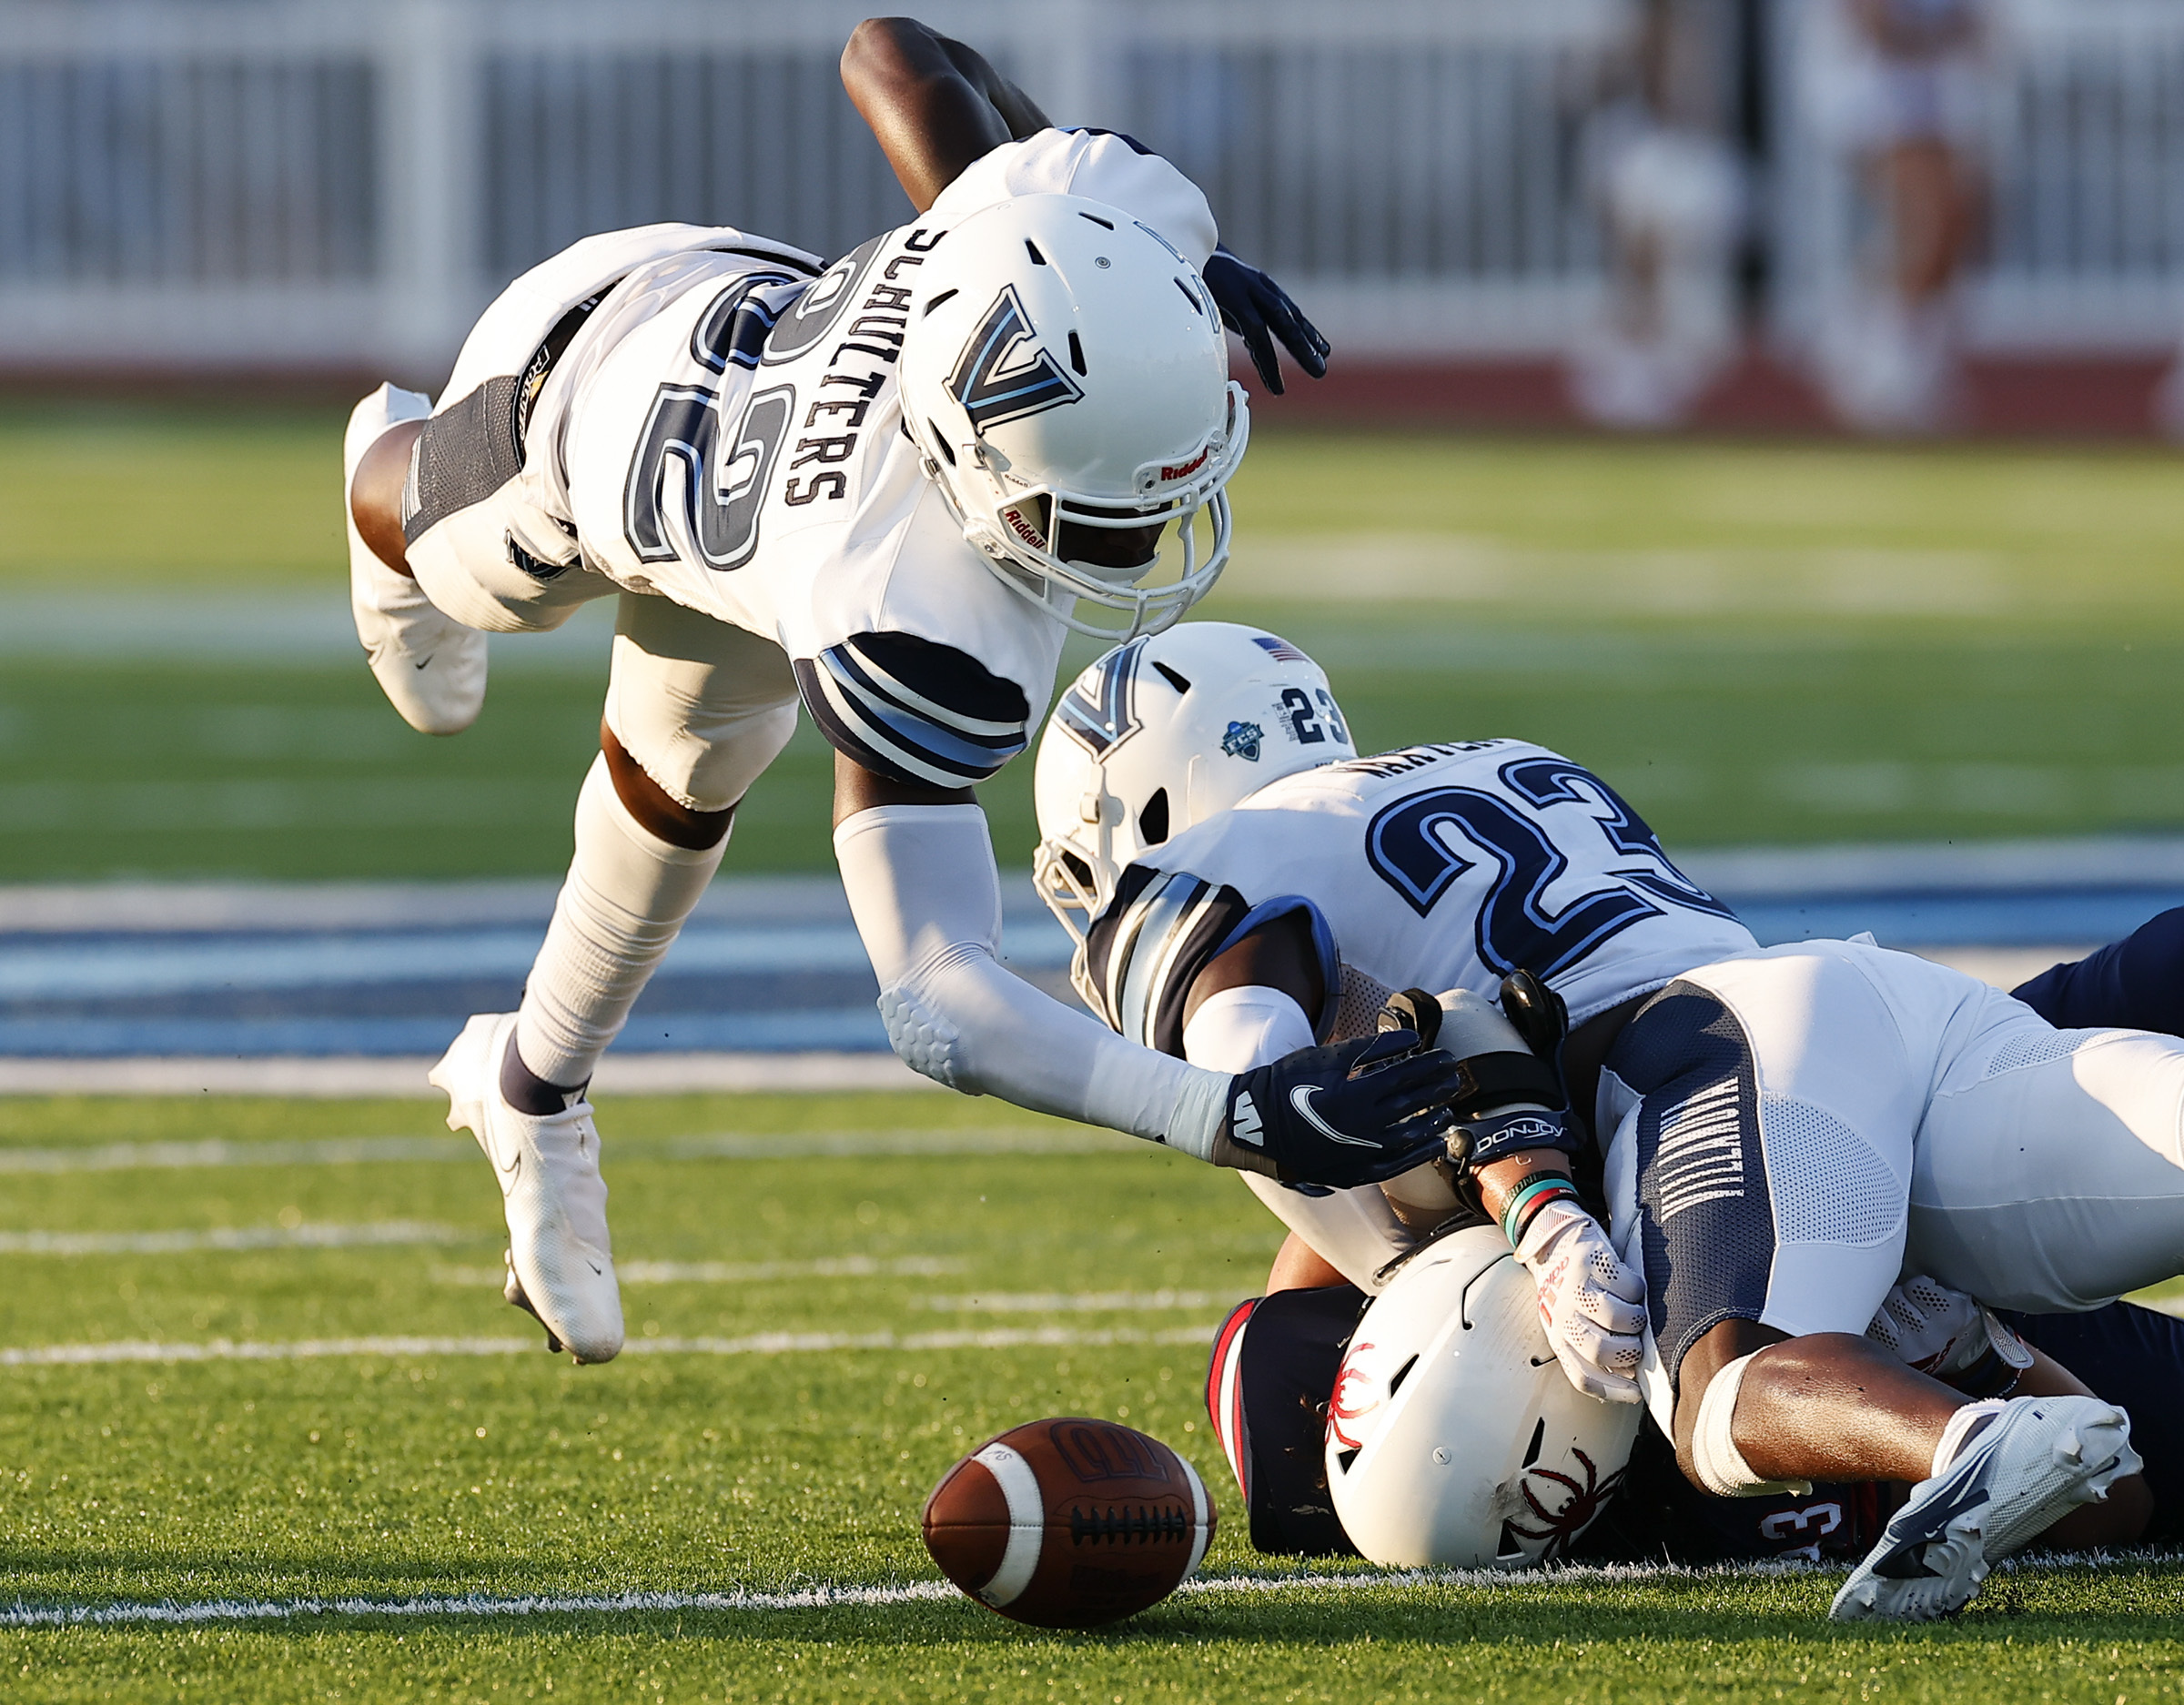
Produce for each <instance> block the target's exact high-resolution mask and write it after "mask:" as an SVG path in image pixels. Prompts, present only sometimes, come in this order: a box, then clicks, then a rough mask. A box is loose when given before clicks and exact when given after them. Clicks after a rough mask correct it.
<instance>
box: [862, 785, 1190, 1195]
mask: <svg viewBox="0 0 2184 1705" xmlns="http://www.w3.org/2000/svg"><path fill="white" fill-rule="evenodd" d="M834 857H835V859H836V861H837V862H838V863H840V865H841V867H842V883H843V886H844V889H846V891H847V892H848V894H849V905H850V911H851V913H853V914H854V917H855V919H856V923H857V933H858V934H860V935H861V936H862V937H863V938H864V949H865V952H866V953H869V954H870V955H871V958H872V968H873V971H874V974H875V975H876V976H877V977H878V979H879V984H880V1016H881V1018H882V1019H883V1021H885V1024H886V1026H887V1037H888V1040H889V1041H890V1042H891V1043H892V1044H894V1046H895V1053H896V1054H898V1055H900V1056H901V1058H902V1059H903V1061H904V1063H905V1064H907V1065H909V1066H910V1067H911V1068H912V1069H913V1070H915V1071H918V1072H921V1073H923V1074H925V1076H927V1077H930V1078H933V1079H935V1081H937V1082H939V1083H943V1084H945V1085H949V1087H951V1088H954V1089H959V1090H962V1091H964V1092H965V1093H966V1094H969V1095H999V1096H1001V1097H1002V1098H1003V1099H1004V1100H1006V1101H1013V1102H1015V1103H1016V1105H1018V1106H1020V1107H1029V1108H1031V1109H1033V1110H1034V1111H1035V1112H1039V1113H1054V1114H1060V1115H1063V1116H1064V1117H1065V1118H1071V1119H1082V1120H1085V1121H1087V1123H1090V1124H1094V1125H1107V1126H1109V1127H1110V1128H1112V1129H1114V1130H1117V1131H1127V1132H1129V1133H1131V1134H1132V1135H1136V1136H1142V1137H1148V1138H1149V1139H1151V1140H1152V1141H1154V1142H1161V1143H1167V1144H1168V1145H1170V1146H1173V1147H1176V1148H1180V1149H1182V1150H1183V1151H1184V1152H1185V1153H1187V1154H1191V1155H1197V1156H1198V1159H1200V1160H1208V1159H1210V1158H1211V1156H1212V1152H1213V1139H1214V1134H1215V1132H1216V1131H1217V1130H1218V1128H1219V1125H1220V1122H1221V1119H1222V1116H1223V1115H1224V1114H1225V1112H1226V1110H1227V1106H1228V1099H1229V1074H1227V1073H1225V1072H1210V1071H1207V1070H1205V1069H1203V1068H1201V1067H1198V1066H1194V1065H1190V1064H1186V1063H1185V1062H1183V1061H1181V1060H1176V1059H1170V1058H1168V1056H1167V1055H1166V1054H1156V1053H1154V1052H1153V1051H1152V1050H1151V1049H1149V1048H1141V1047H1138V1046H1137V1045H1135V1044H1131V1043H1128V1042H1125V1041H1124V1040H1123V1039H1122V1038H1121V1037H1120V1036H1117V1035H1116V1034H1114V1033H1113V1032H1112V1031H1110V1030H1107V1028H1105V1027H1104V1026H1103V1025H1101V1024H1097V1023H1096V1022H1095V1021H1093V1020H1092V1019H1090V1018H1087V1017H1086V1016H1085V1015H1084V1014H1081V1013H1073V1012H1071V1011H1070V1010H1069V1009H1068V1008H1067V1007H1066V1006H1064V1005H1062V1004H1061V1003H1060V1002H1058V1001H1056V1000H1053V999H1051V998H1049V997H1048V996H1047V995H1046V994H1042V993H1040V992H1039V991H1038V990H1037V989H1035V988H1033V987H1032V986H1031V985H1030V984H1028V983H1026V982H1024V981H1023V980H1022V979H1021V978H1019V977H1016V976H1014V975H1012V974H1009V973H1008V972H1006V971H1005V970H1003V969H1002V968H1001V965H1000V963H998V961H997V960H996V957H995V954H996V950H997V948H998V946H999V944H1000V939H1001V881H1000V876H999V874H998V873H997V872H996V870H995V868H994V849H993V842H992V840H991V838H990V837H989V836H988V834H987V832H986V813H985V812H982V811H980V810H979V809H978V807H977V806H976V805H883V806H877V807H875V808H874V809H872V810H869V811H862V812H857V813H856V814H855V815H854V816H852V817H849V818H846V819H844V821H843V822H842V823H841V824H840V826H838V827H837V828H836V829H835V831H834Z"/></svg>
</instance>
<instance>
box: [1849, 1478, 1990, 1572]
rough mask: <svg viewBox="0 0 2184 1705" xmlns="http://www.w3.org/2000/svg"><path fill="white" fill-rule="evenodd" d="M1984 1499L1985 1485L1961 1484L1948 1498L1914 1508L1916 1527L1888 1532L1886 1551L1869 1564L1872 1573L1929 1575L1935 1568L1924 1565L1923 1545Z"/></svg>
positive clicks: (1975, 1507)
mask: <svg viewBox="0 0 2184 1705" xmlns="http://www.w3.org/2000/svg"><path fill="white" fill-rule="evenodd" d="M1986 1502H1987V1488H1986V1487H1984V1486H1982V1487H1978V1488H1971V1487H1965V1488H1959V1489H1958V1490H1957V1492H1956V1493H1954V1494H1952V1495H1951V1496H1950V1497H1948V1498H1941V1499H1937V1500H1936V1502H1934V1503H1931V1504H1929V1505H1927V1506H1926V1508H1924V1509H1921V1510H1920V1511H1918V1513H1917V1518H1916V1527H1914V1528H1906V1530H1905V1531H1904V1532H1901V1533H1894V1532H1892V1533H1891V1534H1890V1535H1889V1542H1890V1547H1891V1549H1890V1550H1889V1553H1888V1555H1887V1556H1886V1557H1885V1558H1883V1559H1881V1560H1880V1561H1879V1562H1877V1563H1876V1564H1875V1565H1874V1566H1873V1572H1874V1573H1875V1574H1876V1575H1880V1576H1883V1577H1885V1578H1886V1579H1889V1580H1918V1579H1930V1578H1932V1577H1933V1575H1934V1573H1935V1571H1934V1570H1933V1569H1928V1568H1927V1567H1926V1558H1925V1555H1924V1553H1925V1550H1926V1547H1927V1546H1929V1545H1931V1544H1933V1543H1934V1542H1935V1541H1936V1539H1941V1538H1943V1537H1944V1536H1945V1535H1946V1532H1947V1530H1948V1525H1949V1523H1950V1522H1952V1521H1954V1520H1955V1519H1956V1518H1957V1517H1959V1516H1961V1515H1964V1514H1966V1513H1967V1512H1968V1511H1971V1510H1974V1509H1977V1508H1979V1507H1980V1506H1981V1505H1982V1504H1984V1503H1986ZM1899 1519H1900V1518H1899ZM1893 1525H1894V1524H1891V1526H1893Z"/></svg>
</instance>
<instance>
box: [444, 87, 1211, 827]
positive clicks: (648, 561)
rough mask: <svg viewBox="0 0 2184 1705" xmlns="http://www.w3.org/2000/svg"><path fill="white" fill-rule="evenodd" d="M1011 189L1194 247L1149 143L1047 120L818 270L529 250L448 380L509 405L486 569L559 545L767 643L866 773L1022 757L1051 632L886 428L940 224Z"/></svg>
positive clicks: (664, 236) (700, 243) (699, 252)
mask: <svg viewBox="0 0 2184 1705" xmlns="http://www.w3.org/2000/svg"><path fill="white" fill-rule="evenodd" d="M1035 193H1064V194H1069V195H1077V196H1083V197H1089V198H1091V199H1094V200H1100V201H1106V202H1109V203H1111V204H1113V205H1115V206H1117V207H1121V208H1123V209H1124V210H1125V211H1127V212H1128V213H1130V214H1132V215H1133V216H1134V217H1138V218H1139V219H1141V220H1142V221H1143V222H1144V223H1146V224H1147V225H1148V226H1149V227H1152V228H1153V229H1154V230H1156V231H1158V232H1159V233H1160V235H1161V236H1162V237H1165V238H1166V239H1167V240H1168V242H1169V243H1170V244H1172V245H1173V246H1174V247H1176V248H1177V249H1178V250H1179V251H1181V252H1182V253H1183V254H1184V255H1185V256H1187V257H1189V258H1190V259H1191V260H1192V262H1193V264H1199V265H1202V264H1203V263H1204V261H1205V260H1206V258H1207V257H1208V255H1209V254H1210V253H1211V252H1212V248H1213V245H1214V242H1215V240H1216V234H1215V230H1214V225H1213V219H1212V216H1211V214H1210V213H1209V212H1208V209H1207V207H1206V201H1205V197H1203V196H1202V195H1201V194H1200V193H1199V192H1198V189H1197V187H1195V186H1194V185H1192V184H1191V183H1190V182H1189V180H1188V179H1187V178H1185V177H1183V176H1182V175H1181V174H1180V173H1178V171H1176V169H1175V168H1174V167H1173V166H1169V165H1168V163H1167V162H1166V161H1165V160H1162V159H1161V158H1159V157H1158V156H1156V155H1151V154H1148V153H1146V152H1145V151H1144V150H1143V149H1141V148H1139V147H1138V146H1136V145H1135V144H1133V143H1131V142H1130V141H1129V139H1128V138H1127V137H1122V136H1112V135H1107V134H1105V133H1099V132H1086V131H1057V130H1046V131H1042V132H1039V133H1038V134H1037V135H1036V136H1031V137H1028V138H1026V139H1023V140H1021V141H1017V142H1012V143H1007V144H1005V145H1003V146H1001V147H999V148H996V149H995V150H994V151H993V152H992V153H990V154H988V155H986V156H985V157H983V158H982V159H980V160H978V161H976V163H974V164H973V165H972V166H970V167H969V168H967V169H966V171H965V172H964V173H963V174H962V176H960V177H958V178H957V179H956V180H955V183H953V184H951V185H950V186H949V187H948V188H947V190H946V191H945V192H944V193H943V194H942V195H941V197H939V199H938V200H936V201H935V203H934V205H933V207H931V208H930V209H929V210H928V211H927V213H926V214H925V216H923V217H920V218H919V219H917V220H915V221H914V222H913V223H911V224H909V225H906V226H903V227H899V228H897V229H895V230H892V231H887V232H885V233H883V234H882V235H880V236H878V237H874V238H873V239H872V240H871V241H870V242H868V243H865V244H864V246H863V247H859V248H858V249H856V250H855V251H854V253H852V254H850V255H847V256H844V257H843V258H842V259H840V260H838V261H836V262H835V263H834V265H833V266H831V267H826V268H825V269H824V271H821V270H820V268H819V266H818V264H817V262H816V261H814V259H813V257H809V256H806V255H802V254H800V253H799V252H798V251H796V250H794V249H792V248H789V247H786V246H784V245H780V244H773V243H770V242H767V241H766V240H764V239H763V238H754V237H749V236H747V235H745V234H744V233H743V232H740V231H736V230H733V229H730V228H726V227H695V226H654V227H644V228H642V229H641V230H633V231H626V232H613V233H609V234H607V235H605V236H603V237H588V238H586V239H585V240H584V241H583V242H581V243H579V244H577V245H575V246H574V247H571V248H570V249H568V250H566V251H564V252H563V253H562V254H561V255H558V256H556V257H553V258H552V259H551V260H548V261H546V262H543V263H542V264H541V266H539V267H534V268H533V269H532V270H531V272H530V273H527V274H526V275H524V277H521V278H519V279H518V280H517V281H516V283H515V284H514V285H512V286H511V287H510V289H509V291H508V292H506V293H505V294H504V295H503V297H502V298H501V299H500V300H499V301H498V302H496V303H495V304H494V305H493V307H492V308H490V309H489V310H488V312H487V316H486V318H485V319H483V320H481V321H480V327H479V329H478V330H477V331H476V332H473V334H472V336H471V339H470V344H468V345H466V346H465V350H464V354H463V358H461V359H460V361H459V362H458V364H457V368H456V373H455V377H454V378H452V379H451V380H450V385H449V389H448V396H449V397H450V398H458V397H462V398H466V399H467V398H469V397H470V396H473V395H474V396H475V397H476V398H478V399H480V405H479V406H480V408H482V409H483V410H484V411H485V412H486V413H488V414H490V415H495V416H496V417H497V416H498V415H500V414H506V415H507V416H508V417H509V419H508V420H507V422H506V423H505V430H506V433H507V438H506V439H503V440H502V442H504V443H508V444H509V447H510V448H511V449H512V451H513V462H514V464H515V465H514V467H513V468H511V469H507V471H508V472H510V473H512V474H513V475H514V478H513V479H511V480H510V481H509V483H508V485H507V486H506V487H504V488H502V489H501V491H500V493H499V494H498V495H497V497H496V499H495V501H496V504H497V506H498V510H499V513H498V514H497V515H496V516H495V517H494V518H493V519H494V520H496V521H497V522H499V523H500V524H501V526H503V527H504V528H505V532H506V544H507V550H508V552H509V559H510V560H511V562H514V563H515V564H516V565H517V566H518V567H519V568H521V569H523V570H525V571H527V572H529V573H531V574H534V575H536V576H538V577H540V578H541V579H550V578H551V577H552V576H554V575H557V574H561V573H565V572H567V571H568V570H571V569H572V568H576V567H578V566H579V565H580V564H581V567H582V568H583V569H585V570H591V571H592V572H594V573H597V574H600V575H603V576H605V577H606V578H607V579H608V580H612V581H613V582H614V583H615V584H616V585H618V586H621V587H622V588H623V589H625V590H631V591H635V592H641V593H658V594H661V595H662V596H665V597H668V598H671V599H672V600H675V601H676V602H677V603H681V604H684V605H687V606H688V607H690V608H691V609H693V610H700V611H702V612H703V613H704V614H706V615H710V616H714V617H717V618H718V619H719V620H723V621H726V622H729V623H732V624H733V625H734V626H736V627H738V628H742V629H744V630H745V631H749V632H752V633H755V634H759V635H762V636H763V637H764V638H767V639H770V640H773V641H776V642H777V643H779V644H780V645H781V647H782V648H783V650H784V651H786V652H787V653H788V655H789V657H790V659H791V660H792V661H793V662H794V666H795V670H796V674H797V680H798V684H799V687H800V689H801V691H802V693H803V696H804V702H805V704H806V706H807V708H809V709H810V711H812V713H813V716H814V719H815V720H816V721H818V722H819V723H820V725H821V728H822V730H823V731H824V732H825V734H826V735H827V737H828V739H829V740H830V741H831V742H833V743H834V745H835V746H837V747H838V748H840V749H842V750H843V751H844V752H848V753H849V755H850V756H852V757H853V758H855V759H857V760H858V761H859V762H864V764H865V765H866V766H867V767H868V768H871V769H874V770H876V771H879V772H882V773H885V774H892V775H894V776H895V777H896V778H897V779H900V780H907V781H913V782H926V783H930V784H934V785H938V786H944V787H957V786H963V785H966V784H968V783H971V782H977V781H982V780H984V779H985V778H986V776H988V775H990V774H992V773H993V772H995V771H996V770H998V769H999V768H1000V767H1001V765H1002V764H1003V763H1005V762H1007V760H1008V759H1009V758H1011V757H1013V756H1014V755H1015V754H1016V752H1020V751H1022V750H1023V748H1024V745H1025V743H1026V738H1027V731H1028V727H1029V725H1030V723H1031V722H1032V721H1033V720H1034V719H1036V717H1037V716H1038V715H1039V714H1040V713H1041V712H1042V711H1043V710H1044V708H1045V704H1046V699H1047V697H1048V695H1049V694H1050V692H1051V691H1052V688H1053V680H1054V671H1055V666H1056V663H1057V661H1058V659H1059V657H1060V653H1061V646H1062V641H1063V640H1064V639H1065V638H1066V637H1067V635H1066V631H1065V630H1064V629H1063V627H1062V626H1061V624H1060V623H1059V622H1057V621H1056V620H1053V619H1052V618H1051V617H1050V616H1049V615H1048V614H1047V613H1046V610H1043V609H1042V608H1041V607H1040V605H1039V604H1038V603H1037V602H1036V593H1035V594H1034V596H1033V597H1032V598H1029V599H1027V598H1025V597H1022V596H1019V595H1018V594H1017V593H1016V592H1015V591H1013V590H1010V589H1009V588H1008V587H1007V586H1005V585H1003V584H1002V582H1001V581H1000V580H999V579H998V578H996V574H995V573H994V571H993V570H991V569H990V568H989V567H988V566H987V565H986V562H985V560H983V559H982V558H981V557H980V556H979V555H978V554H977V553H976V551H975V550H973V548H972V547H971V546H970V545H968V544H966V542H965V540H964V537H963V532H962V530H961V528H960V527H959V526H958V525H957V524H956V523H955V521H954V520H951V518H950V517H949V514H948V511H947V509H946V506H945V503H944V502H943V500H942V499H941V496H940V493H939V491H938V489H936V488H935V485H934V483H933V481H932V480H931V479H928V478H926V477H925V473H924V471H923V467H922V463H921V457H920V453H919V451H918V449H916V447H915V445H914V444H913V443H912V442H911V440H910V439H909V438H908V436H907V434H906V433H905V430H904V426H903V411H902V407H901V404H900V401H899V399H898V395H897V389H896V365H897V360H898V358H899V356H900V354H901V350H902V347H903V342H904V337H905V331H906V329H907V328H908V327H909V325H910V323H911V316H912V314H913V312H914V310H915V304H916V302H917V301H918V300H919V297H918V274H919V271H920V269H921V268H922V267H924V265H925V259H926V257H928V256H929V255H930V254H931V253H932V252H933V250H934V249H935V247H938V245H939V244H940V243H941V242H942V241H943V240H944V239H945V236H946V232H947V229H948V227H949V226H950V225H951V224H952V223H955V222H959V221H961V220H962V219H964V218H966V217H969V216H970V215H971V214H973V213H976V212H977V211H979V210H980V209H981V208H983V207H989V206H991V205H993V204H995V203H996V202H999V201H1002V200H1005V199H1006V198H1008V197H1013V196H1017V195H1026V194H1035ZM814 273H816V274H818V276H817V277H814ZM534 348H535V350H536V352H537V353H536V354H535V355H534V356H531V358H530V363H529V366H528V367H526V366H525V365H524V359H525V355H526V354H527V353H528V352H529V351H531V350H532V349H534ZM511 351H520V353H515V354H513V355H512V356H511V354H510V353H509V352H511ZM481 362H482V365H480V363H481ZM441 412H442V413H443V414H444V413H446V412H448V409H447V405H446V404H445V403H443V405H442V410H441ZM493 424H496V425H499V424H501V422H499V421H498V419H496V420H495V421H494V422H493ZM504 454H505V453H504ZM476 496H477V493H476V492H475V490H474V489H468V490H465V489H456V490H454V491H453V492H452V494H451V496H450V499H446V501H447V502H448V503H449V506H450V508H451V507H452V499H453V498H455V497H460V498H465V499H469V500H470V501H475V500H476ZM434 519H435V518H434V517H433V516H432V515H430V514H426V515H422V516H419V517H416V518H414V519H412V520H410V521H409V522H407V523H406V525H408V526H410V536H411V537H412V538H413V539H414V538H415V537H417V536H418V534H419V533H420V532H421V531H422V530H424V528H425V527H428V526H430V524H431V523H432V521H433V520H434ZM491 543H492V544H493V545H494V546H495V547H498V546H499V545H500V543H501V540H500V539H499V538H498V537H496V538H494V539H493V540H491Z"/></svg>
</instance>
